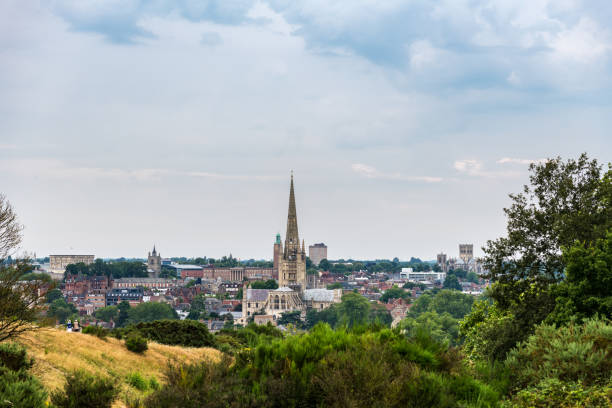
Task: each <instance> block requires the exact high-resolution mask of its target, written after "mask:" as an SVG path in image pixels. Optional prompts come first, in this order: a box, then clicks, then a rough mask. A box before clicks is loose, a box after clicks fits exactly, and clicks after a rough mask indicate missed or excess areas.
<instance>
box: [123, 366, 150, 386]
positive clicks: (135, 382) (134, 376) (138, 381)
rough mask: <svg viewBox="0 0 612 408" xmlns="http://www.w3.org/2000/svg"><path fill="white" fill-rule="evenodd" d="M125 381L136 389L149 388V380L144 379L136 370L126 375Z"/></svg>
mask: <svg viewBox="0 0 612 408" xmlns="http://www.w3.org/2000/svg"><path fill="white" fill-rule="evenodd" d="M126 382H127V383H128V384H129V385H130V386H132V387H134V388H136V389H137V390H138V391H146V390H148V389H149V381H147V380H146V378H144V377H143V376H142V374H140V373H139V372H138V371H134V372H132V373H130V374H129V375H128V376H127V379H126Z"/></svg>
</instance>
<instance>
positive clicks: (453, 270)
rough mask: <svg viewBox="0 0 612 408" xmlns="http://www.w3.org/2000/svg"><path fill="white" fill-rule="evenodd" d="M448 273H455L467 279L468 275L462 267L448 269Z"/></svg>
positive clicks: (460, 277)
mask: <svg viewBox="0 0 612 408" xmlns="http://www.w3.org/2000/svg"><path fill="white" fill-rule="evenodd" d="M448 275H455V276H456V277H458V278H459V279H465V278H466V277H467V271H466V270H465V269H461V268H457V269H451V270H450V271H448Z"/></svg>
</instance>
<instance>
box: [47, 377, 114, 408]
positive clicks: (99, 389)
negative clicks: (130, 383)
mask: <svg viewBox="0 0 612 408" xmlns="http://www.w3.org/2000/svg"><path fill="white" fill-rule="evenodd" d="M118 391H119V390H118V389H117V388H116V387H115V384H114V381H113V380H112V379H110V378H102V377H95V376H93V375H91V374H89V373H88V372H87V371H81V370H80V371H73V372H71V373H69V374H68V375H67V376H66V385H65V386H64V389H63V390H58V391H55V392H53V393H52V394H51V402H52V403H53V405H55V406H56V407H58V408H105V407H107V408H110V406H111V404H112V403H113V401H114V400H115V398H116V397H117V394H118Z"/></svg>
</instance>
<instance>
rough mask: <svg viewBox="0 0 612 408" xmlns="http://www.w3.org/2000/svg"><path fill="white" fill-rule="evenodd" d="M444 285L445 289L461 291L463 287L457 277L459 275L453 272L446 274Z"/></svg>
mask: <svg viewBox="0 0 612 408" xmlns="http://www.w3.org/2000/svg"><path fill="white" fill-rule="evenodd" d="M443 287H444V289H452V290H459V291H461V290H462V289H463V288H462V287H461V284H460V283H459V279H458V278H457V276H455V275H453V274H451V273H448V274H446V278H445V279H444V285H443Z"/></svg>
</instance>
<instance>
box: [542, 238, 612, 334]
mask: <svg viewBox="0 0 612 408" xmlns="http://www.w3.org/2000/svg"><path fill="white" fill-rule="evenodd" d="M563 260H564V261H565V263H566V265H567V267H566V268H565V280H564V281H563V282H561V283H560V284H559V285H558V286H557V287H556V288H555V290H554V294H555V295H556V299H555V309H554V310H553V312H552V313H551V314H550V315H549V316H548V317H547V319H546V320H547V322H550V323H556V324H567V323H569V322H570V321H572V320H578V321H581V320H583V319H585V318H588V317H591V316H595V315H600V316H612V231H609V232H608V234H607V235H606V237H605V238H602V239H597V240H596V241H595V242H593V243H592V244H591V245H589V246H588V247H586V248H585V247H584V246H583V245H582V244H581V243H576V244H574V245H573V246H572V247H570V248H567V249H565V250H564V257H563Z"/></svg>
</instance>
